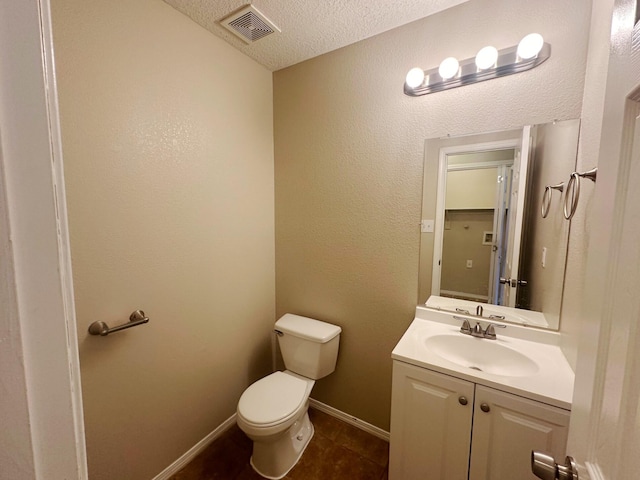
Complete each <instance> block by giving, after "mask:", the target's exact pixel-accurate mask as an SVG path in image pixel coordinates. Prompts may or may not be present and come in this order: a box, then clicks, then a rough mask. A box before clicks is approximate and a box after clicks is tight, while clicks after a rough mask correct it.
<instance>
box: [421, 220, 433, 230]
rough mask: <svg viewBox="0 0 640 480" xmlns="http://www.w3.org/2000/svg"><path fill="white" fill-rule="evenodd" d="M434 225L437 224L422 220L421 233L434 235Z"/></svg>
mask: <svg viewBox="0 0 640 480" xmlns="http://www.w3.org/2000/svg"><path fill="white" fill-rule="evenodd" d="M434 223H435V222H434V221H433V220H422V221H421V222H420V231H421V232H422V233H433V225H434Z"/></svg>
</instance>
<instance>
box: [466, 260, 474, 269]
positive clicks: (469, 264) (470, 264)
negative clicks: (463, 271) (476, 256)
mask: <svg viewBox="0 0 640 480" xmlns="http://www.w3.org/2000/svg"><path fill="white" fill-rule="evenodd" d="M467 268H473V260H467Z"/></svg>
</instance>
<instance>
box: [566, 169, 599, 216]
mask: <svg viewBox="0 0 640 480" xmlns="http://www.w3.org/2000/svg"><path fill="white" fill-rule="evenodd" d="M597 175H598V168H597V167H596V168H592V169H591V170H589V171H587V172H583V173H578V172H573V173H572V174H571V177H569V183H567V192H566V193H565V196H564V218H566V219H567V220H571V217H573V215H574V214H575V213H576V208H577V207H578V200H579V199H580V177H582V178H588V179H589V180H591V181H592V182H595V181H596V177H597Z"/></svg>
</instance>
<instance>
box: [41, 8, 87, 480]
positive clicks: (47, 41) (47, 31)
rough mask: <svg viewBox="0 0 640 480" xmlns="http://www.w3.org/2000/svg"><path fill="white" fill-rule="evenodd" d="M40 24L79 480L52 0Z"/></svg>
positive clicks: (78, 395)
mask: <svg viewBox="0 0 640 480" xmlns="http://www.w3.org/2000/svg"><path fill="white" fill-rule="evenodd" d="M40 25H41V27H40V28H41V34H42V40H41V41H42V54H43V57H44V58H43V66H44V80H45V83H46V87H47V88H46V90H45V95H46V101H47V113H48V117H49V139H50V140H51V161H52V165H51V173H52V180H53V191H54V195H55V199H54V200H55V204H56V217H57V225H58V259H59V264H60V265H59V267H60V282H61V294H62V297H63V298H62V301H63V309H64V316H65V320H66V333H67V349H68V356H69V375H70V377H71V410H72V416H73V419H74V430H75V435H76V456H77V458H78V473H79V476H80V478H82V479H87V478H89V472H88V466H87V450H86V440H85V429H84V410H83V406H82V384H81V380H80V352H79V349H78V329H77V323H76V310H75V298H74V290H73V273H72V269H71V241H70V239H69V223H68V215H67V202H66V198H67V197H66V190H65V183H64V163H63V155H62V133H61V129H60V110H59V107H58V86H57V83H56V75H55V60H54V48H53V27H52V24H51V4H50V3H49V0H40Z"/></svg>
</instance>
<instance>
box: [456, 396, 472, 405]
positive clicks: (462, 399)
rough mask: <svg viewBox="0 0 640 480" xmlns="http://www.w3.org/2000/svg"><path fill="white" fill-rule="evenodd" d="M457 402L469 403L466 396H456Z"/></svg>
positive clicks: (461, 403)
mask: <svg viewBox="0 0 640 480" xmlns="http://www.w3.org/2000/svg"><path fill="white" fill-rule="evenodd" d="M458 402H460V405H466V404H467V403H469V401H468V400H467V397H458Z"/></svg>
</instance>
